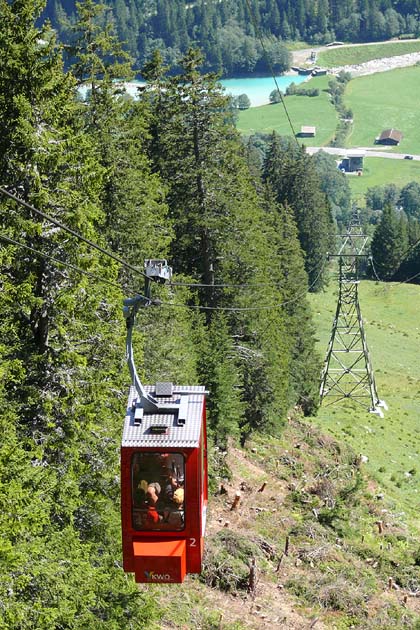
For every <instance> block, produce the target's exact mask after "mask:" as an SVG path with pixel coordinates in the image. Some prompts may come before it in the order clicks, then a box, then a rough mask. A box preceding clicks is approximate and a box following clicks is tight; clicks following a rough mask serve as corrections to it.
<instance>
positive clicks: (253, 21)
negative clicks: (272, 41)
mask: <svg viewBox="0 0 420 630" xmlns="http://www.w3.org/2000/svg"><path fill="white" fill-rule="evenodd" d="M246 4H247V6H248V11H249V14H250V16H251V20H252V23H253V25H254V29H255V33H256V35H257V37H258V39H259V40H260V44H261V47H262V49H263V52H264V55H265V58H266V61H267V65H268V67H269V68H270V72H271V76H272V77H273V80H274V83H275V85H276V89H277V93H278V95H279V97H280V100H281V103H282V105H283V108H284V111H285V113H286V118H287V120H288V122H289V125H290V128H291V130H292V133H293V137H294V139H295V142H296V144H297V145H298V147H299V148H300V144H299V142H298V140H297V137H296V132H295V130H294V127H293V123H292V120H291V118H290V116H289V112H288V111H287V107H286V103H285V101H284V98H283V93H282V91H281V90H280V88H279V85H278V83H277V79H276V75H275V73H274V69H273V65H272V63H271V60H270V57H269V55H268V53H267V50H266V48H265V45H264V40H263V37H262V34H261V30H260V28H259V26H258V24H257V21H256V19H255V15H254V14H253V12H252V8H251V3H250V1H249V0H246Z"/></svg>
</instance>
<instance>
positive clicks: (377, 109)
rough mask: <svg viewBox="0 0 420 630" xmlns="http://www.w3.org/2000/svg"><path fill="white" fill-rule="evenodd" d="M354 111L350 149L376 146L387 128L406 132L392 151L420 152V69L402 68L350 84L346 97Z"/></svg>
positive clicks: (348, 144)
mask: <svg viewBox="0 0 420 630" xmlns="http://www.w3.org/2000/svg"><path fill="white" fill-rule="evenodd" d="M344 102H345V104H346V105H347V106H348V107H350V109H351V110H352V111H353V120H354V122H353V130H352V133H351V134H350V136H349V137H348V140H347V146H348V147H358V146H369V147H371V146H372V147H373V146H375V145H374V141H375V137H377V136H378V135H379V134H380V133H381V131H382V130H383V129H388V128H391V127H394V128H395V129H399V130H400V131H402V132H403V134H404V137H403V140H402V142H401V143H400V145H399V146H397V147H390V149H389V150H390V151H391V152H392V151H395V152H398V153H401V152H403V153H420V126H419V124H418V113H417V112H418V104H419V102H420V67H419V66H412V67H410V68H401V69H398V70H392V71H389V72H382V73H378V74H372V75H369V76H366V77H359V78H356V79H353V80H352V81H350V83H349V84H348V86H347V88H346V92H345V95H344Z"/></svg>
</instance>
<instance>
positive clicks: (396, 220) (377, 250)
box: [371, 205, 408, 280]
mask: <svg viewBox="0 0 420 630" xmlns="http://www.w3.org/2000/svg"><path fill="white" fill-rule="evenodd" d="M407 250H408V235H407V231H406V230H405V229H404V225H403V223H402V222H401V220H400V216H399V215H398V214H397V211H396V210H395V209H394V208H393V207H392V206H391V205H386V206H385V207H384V209H383V211H382V217H381V220H380V222H379V223H378V225H377V227H376V229H375V232H374V234H373V237H372V243H371V253H372V257H373V263H374V266H375V269H376V273H377V274H378V276H379V278H380V279H381V280H391V279H392V278H393V277H394V275H395V274H396V273H397V271H398V268H399V266H400V264H401V263H402V261H403V258H404V255H405V254H406V252H407Z"/></svg>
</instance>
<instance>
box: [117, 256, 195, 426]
mask: <svg viewBox="0 0 420 630" xmlns="http://www.w3.org/2000/svg"><path fill="white" fill-rule="evenodd" d="M144 267H145V270H146V278H145V290H144V293H145V295H136V296H135V297H133V298H127V299H125V300H124V307H123V313H124V317H125V320H126V324H127V338H126V352H127V363H128V368H129V370H130V374H131V378H132V382H133V385H134V388H135V390H136V392H137V394H138V399H137V400H136V402H135V406H136V409H137V410H138V419H139V420H141V417H142V415H143V413H144V412H146V413H159V412H162V413H165V412H168V411H177V412H178V422H179V423H183V420H184V419H185V418H184V416H185V413H186V409H185V408H184V407H185V405H183V397H182V396H180V398H179V399H178V400H176V401H173V402H170V403H162V402H160V401H158V400H157V399H156V398H154V397H153V396H152V395H151V394H149V393H148V392H146V390H145V388H144V387H143V384H142V382H141V380H140V378H139V375H138V373H137V369H136V364H135V361H134V352H133V328H134V323H135V319H136V314H137V311H138V310H139V308H140V307H141V306H143V307H147V306H151V305H152V304H159V301H157V300H156V301H155V300H152V298H151V296H150V285H151V281H155V282H159V283H161V284H162V283H165V282H166V281H167V280H170V279H171V277H172V269H171V267H169V266H168V265H167V264H166V260H154V259H150V260H146V261H145V263H144ZM184 398H185V401H186V400H187V398H186V397H184Z"/></svg>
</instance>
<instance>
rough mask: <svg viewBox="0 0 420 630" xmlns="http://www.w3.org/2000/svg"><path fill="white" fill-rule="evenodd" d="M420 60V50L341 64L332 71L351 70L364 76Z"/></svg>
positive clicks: (354, 75) (412, 63)
mask: <svg viewBox="0 0 420 630" xmlns="http://www.w3.org/2000/svg"><path fill="white" fill-rule="evenodd" d="M419 62H420V52H416V53H409V54H408V55H398V56H397V57H384V58H383V59H372V60H371V61H366V62H365V63H360V64H357V65H353V66H340V67H336V68H332V69H331V70H330V72H333V73H334V74H338V73H339V72H340V70H345V72H350V74H351V75H352V77H363V76H365V75H367V74H375V73H376V72H386V71H387V70H395V68H406V67H407V66H414V65H415V64H416V63H419Z"/></svg>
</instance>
